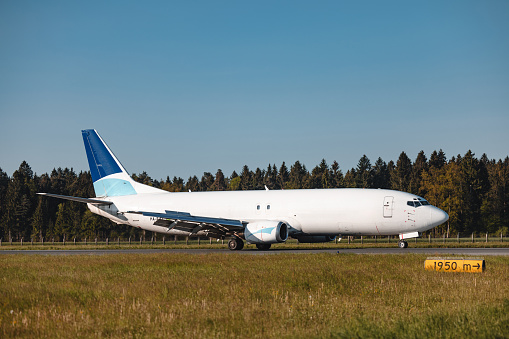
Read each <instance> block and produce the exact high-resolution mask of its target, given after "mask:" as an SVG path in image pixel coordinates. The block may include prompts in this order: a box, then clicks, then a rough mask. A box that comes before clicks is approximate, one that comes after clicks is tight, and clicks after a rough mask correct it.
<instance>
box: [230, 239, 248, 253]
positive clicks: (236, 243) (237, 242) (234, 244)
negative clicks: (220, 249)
mask: <svg viewBox="0 0 509 339" xmlns="http://www.w3.org/2000/svg"><path fill="white" fill-rule="evenodd" d="M228 248H229V249H230V250H232V251H240V250H241V249H243V248H244V241H242V239H240V238H239V237H233V238H231V239H230V241H228Z"/></svg>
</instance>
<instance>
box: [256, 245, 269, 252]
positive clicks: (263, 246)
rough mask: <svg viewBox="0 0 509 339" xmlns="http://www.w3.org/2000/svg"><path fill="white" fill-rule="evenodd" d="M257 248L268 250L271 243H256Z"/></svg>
mask: <svg viewBox="0 0 509 339" xmlns="http://www.w3.org/2000/svg"><path fill="white" fill-rule="evenodd" d="M256 248H257V249H259V250H260V251H267V250H268V249H270V244H256Z"/></svg>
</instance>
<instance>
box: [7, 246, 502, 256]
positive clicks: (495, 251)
mask: <svg viewBox="0 0 509 339" xmlns="http://www.w3.org/2000/svg"><path fill="white" fill-rule="evenodd" d="M136 253H137V254H149V253H183V254H208V253H223V254H246V255H248V254H251V255H266V254H278V253H291V254H306V253H331V254H371V255H376V254H426V255H467V256H485V255H509V248H405V249H400V248H396V247H395V248H355V249H344V248H342V249H330V248H328V249H275V250H269V251H259V250H256V249H245V250H242V251H230V250H228V249H112V250H93V249H91V250H0V255H5V254H7V255H8V254H11V255H16V254H17V255H20V254H27V255H30V254H39V255H107V254H136Z"/></svg>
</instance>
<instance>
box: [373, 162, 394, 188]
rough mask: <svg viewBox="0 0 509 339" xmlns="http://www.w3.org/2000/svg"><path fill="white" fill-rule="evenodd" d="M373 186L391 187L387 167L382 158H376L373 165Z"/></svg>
mask: <svg viewBox="0 0 509 339" xmlns="http://www.w3.org/2000/svg"><path fill="white" fill-rule="evenodd" d="M372 173H373V184H372V187H373V188H390V187H391V177H390V174H389V169H388V168H387V164H386V163H385V161H383V160H382V158H380V157H379V158H378V159H377V160H376V162H375V165H374V166H373V170H372Z"/></svg>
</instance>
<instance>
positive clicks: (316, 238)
mask: <svg viewBox="0 0 509 339" xmlns="http://www.w3.org/2000/svg"><path fill="white" fill-rule="evenodd" d="M294 238H295V239H297V240H298V241H299V242H300V243H314V242H330V241H333V240H334V239H336V236H335V235H300V236H294Z"/></svg>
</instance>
